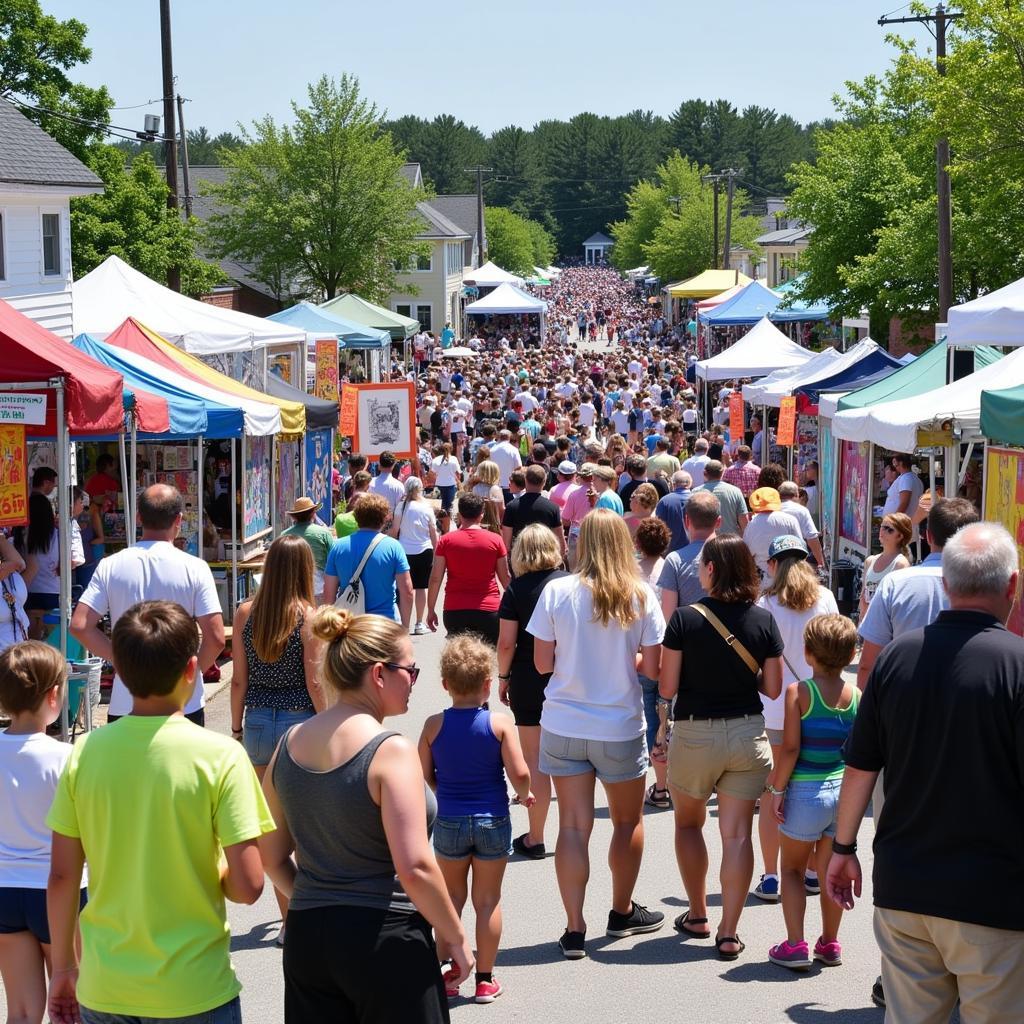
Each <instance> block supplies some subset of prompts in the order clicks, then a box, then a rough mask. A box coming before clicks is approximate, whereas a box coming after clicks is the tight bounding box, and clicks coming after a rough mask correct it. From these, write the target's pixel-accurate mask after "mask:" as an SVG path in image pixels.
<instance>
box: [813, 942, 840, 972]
mask: <svg viewBox="0 0 1024 1024" xmlns="http://www.w3.org/2000/svg"><path fill="white" fill-rule="evenodd" d="M814 959H815V960H817V961H818V962H819V963H822V964H824V965H825V966H826V967H838V966H839V965H840V964H841V963H842V962H843V947H842V946H840V945H839V943H838V942H822V940H821V939H818V941H817V942H816V943H815V944H814Z"/></svg>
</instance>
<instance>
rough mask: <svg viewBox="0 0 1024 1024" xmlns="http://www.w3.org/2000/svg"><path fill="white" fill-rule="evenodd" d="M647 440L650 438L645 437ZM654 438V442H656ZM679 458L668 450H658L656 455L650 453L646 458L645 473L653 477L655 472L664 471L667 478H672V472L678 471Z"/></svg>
mask: <svg viewBox="0 0 1024 1024" xmlns="http://www.w3.org/2000/svg"><path fill="white" fill-rule="evenodd" d="M652 436H653V435H652ZM647 440H648V441H649V440H650V438H648V439H647ZM657 440H658V439H657V438H655V443H657ZM678 470H679V460H678V459H677V458H676V457H675V456H674V455H669V453H668V452H660V453H658V454H657V455H652V456H651V457H650V458H649V459H648V460H647V475H648V476H650V477H653V476H654V475H655V474H656V473H664V474H665V476H667V477H668V478H669V479H671V478H672V474H673V473H676V472H678Z"/></svg>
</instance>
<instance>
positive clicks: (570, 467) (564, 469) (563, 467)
mask: <svg viewBox="0 0 1024 1024" xmlns="http://www.w3.org/2000/svg"><path fill="white" fill-rule="evenodd" d="M558 472H559V473H561V474H562V476H575V475H576V463H575V462H570V461H569V459H563V460H562V461H561V462H560V463H559V464H558Z"/></svg>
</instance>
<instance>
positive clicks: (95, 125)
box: [6, 96, 163, 142]
mask: <svg viewBox="0 0 1024 1024" xmlns="http://www.w3.org/2000/svg"><path fill="white" fill-rule="evenodd" d="M6 99H7V100H8V102H10V103H13V104H14V105H15V106H16V107H20V108H21V109H22V110H31V111H33V112H34V113H36V114H46V115H47V116H49V117H59V118H61V119H62V120H65V121H71V122H72V123H74V124H80V125H84V126H85V127H86V128H92V129H94V130H95V131H98V132H100V133H102V134H104V135H112V136H114V137H115V138H118V139H127V140H128V141H129V142H138V141H139V137H140V135H143V133H141V132H137V131H136V130H135V129H134V128H123V127H121V126H120V125H116V124H106V123H104V122H103V121H93V120H90V119H89V118H86V117H76V116H75V115H74V114H68V113H65V112H64V111H62V110H48V109H47V108H46V107H37V106H35V105H34V104H32V103H26V102H25V101H24V100H19V99H17V98H15V97H14V96H7V97H6ZM119 132H126V133H129V134H124V135H121V134H118V133H119ZM142 141H144V142H149V141H154V142H160V141H163V140H162V138H161V137H160V136H155V137H154V138H153V139H152V140H150V139H148V138H145V137H143V140H142Z"/></svg>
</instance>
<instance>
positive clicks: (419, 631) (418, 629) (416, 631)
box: [412, 622, 427, 636]
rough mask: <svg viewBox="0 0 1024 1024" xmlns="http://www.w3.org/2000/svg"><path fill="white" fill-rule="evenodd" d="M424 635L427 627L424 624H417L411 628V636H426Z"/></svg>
mask: <svg viewBox="0 0 1024 1024" xmlns="http://www.w3.org/2000/svg"><path fill="white" fill-rule="evenodd" d="M426 633H427V625H426V623H425V622H417V623H416V625H415V626H413V627H412V635H413V636H426Z"/></svg>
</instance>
